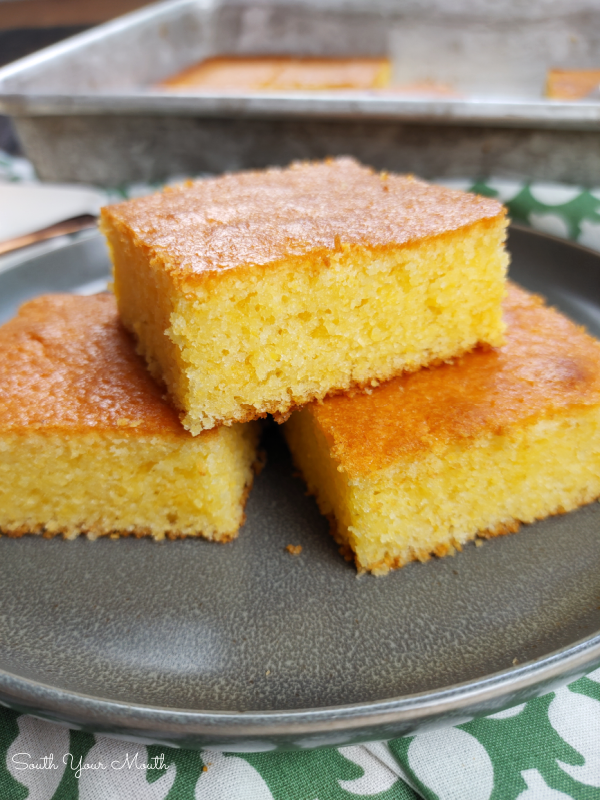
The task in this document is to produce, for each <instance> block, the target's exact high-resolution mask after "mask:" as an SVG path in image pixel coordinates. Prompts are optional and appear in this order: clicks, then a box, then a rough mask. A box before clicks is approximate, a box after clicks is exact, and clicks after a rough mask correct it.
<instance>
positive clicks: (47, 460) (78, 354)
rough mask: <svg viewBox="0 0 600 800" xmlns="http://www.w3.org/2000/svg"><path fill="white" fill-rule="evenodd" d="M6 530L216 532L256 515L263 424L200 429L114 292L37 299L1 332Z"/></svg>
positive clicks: (233, 530)
mask: <svg viewBox="0 0 600 800" xmlns="http://www.w3.org/2000/svg"><path fill="white" fill-rule="evenodd" d="M0 359H1V361H2V365H3V378H2V383H1V384H0V529H2V530H3V532H5V533H7V534H8V535H9V536H21V535H23V534H25V533H40V534H42V535H43V536H44V537H52V536H55V535H57V534H62V535H63V536H65V537H66V538H73V537H75V536H77V535H78V534H80V533H87V534H88V536H89V537H90V538H96V537H97V536H102V535H108V536H110V538H111V539H114V538H118V537H119V536H122V535H133V536H153V537H154V538H155V539H157V540H161V539H164V538H165V537H167V538H179V537H183V536H200V535H202V536H205V537H206V538H209V539H215V540H218V541H228V540H230V539H231V538H233V537H235V536H236V535H237V531H238V529H239V527H240V525H241V524H242V522H243V519H244V503H245V499H246V496H247V494H248V491H249V489H250V485H251V483H252V478H253V472H252V463H253V461H254V460H255V453H256V444H257V438H258V431H257V428H256V425H255V424H250V425H249V426H241V425H236V426H234V427H231V428H223V429H218V430H215V431H207V432H206V433H205V434H203V435H202V436H200V437H196V438H194V437H192V436H191V435H190V434H189V433H188V432H187V431H186V430H184V428H183V427H182V426H181V424H180V422H179V420H178V418H177V414H176V412H175V411H173V409H172V408H171V407H170V406H169V404H168V403H166V402H165V400H164V399H163V398H162V396H161V389H160V388H159V387H158V386H156V384H155V383H154V381H153V380H152V379H151V377H150V376H149V375H148V373H147V370H146V368H145V366H144V363H143V361H142V359H141V358H140V357H139V356H138V355H137V354H136V353H135V349H134V346H133V342H132V341H131V339H130V337H129V335H128V334H127V332H126V331H125V330H124V329H123V328H122V326H121V325H120V323H119V321H118V317H117V309H116V304H115V300H114V298H113V297H111V296H109V295H96V296H92V297H77V296H72V295H53V296H47V297H41V298H38V299H36V300H32V301H30V302H29V303H26V304H25V305H24V306H23V307H22V308H21V310H20V312H19V315H18V316H17V317H16V318H15V319H13V320H12V321H10V322H8V323H7V324H6V325H4V326H3V327H1V328H0Z"/></svg>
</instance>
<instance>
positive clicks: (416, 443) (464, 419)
mask: <svg viewBox="0 0 600 800" xmlns="http://www.w3.org/2000/svg"><path fill="white" fill-rule="evenodd" d="M504 308H505V317H506V321H507V323H508V332H507V341H506V344H505V345H504V346H503V347H501V348H497V349H488V350H477V351H475V352H472V353H469V354H467V355H464V356H462V357H461V358H458V359H456V360H455V361H454V363H453V364H452V365H441V366H439V367H436V368H435V369H422V370H419V371H418V372H416V373H413V374H408V375H402V376H400V377H398V378H394V379H393V380H391V381H389V382H388V383H386V384H385V385H383V386H380V387H379V388H377V389H374V390H373V391H372V393H371V394H370V396H365V395H355V396H354V397H349V396H346V395H339V396H336V397H330V398H327V399H326V400H325V401H324V402H322V403H312V404H310V405H309V406H307V407H306V408H307V410H308V412H309V413H311V414H312V415H313V416H314V418H315V420H316V423H317V425H318V426H319V428H320V429H321V430H322V432H323V434H324V435H325V437H326V438H327V441H328V442H329V445H330V447H331V450H332V454H333V456H334V457H335V458H336V459H337V460H338V461H339V463H340V465H341V467H342V468H343V469H344V470H345V471H347V472H348V473H350V474H358V475H367V474H369V473H371V472H372V471H375V470H378V469H382V468H385V467H387V466H389V465H390V464H393V463H394V462H395V461H397V460H399V459H406V458H407V457H412V456H415V455H417V454H419V453H426V452H430V451H435V449H436V448H437V447H440V446H445V445H447V444H449V443H451V442H460V441H465V440H469V439H470V440H473V439H474V438H476V437H480V436H484V435H486V434H490V433H491V434H502V433H504V432H505V431H506V430H507V429H509V428H510V426H512V425H515V424H521V423H523V422H524V421H525V420H529V421H534V420H536V419H539V418H543V417H545V418H551V417H552V416H556V415H560V414H561V413H564V412H566V411H568V410H570V409H573V408H576V407H581V408H584V407H586V406H587V407H589V406H594V405H597V404H598V403H600V343H598V342H597V341H596V340H594V339H592V337H591V336H589V335H587V334H586V333H585V332H584V331H583V330H582V329H581V328H578V327H577V326H576V325H575V324H574V323H572V322H570V321H569V320H567V319H566V318H565V317H563V316H562V315H561V314H559V313H558V312H556V311H554V310H553V309H551V308H548V307H547V306H545V305H544V303H543V301H542V299H541V298H539V297H536V296H535V295H531V294H529V293H527V292H525V291H524V290H522V289H519V288H518V287H516V286H514V285H510V286H509V293H508V297H507V299H506V301H505V305H504Z"/></svg>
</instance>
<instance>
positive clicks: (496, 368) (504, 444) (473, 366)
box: [285, 286, 600, 575]
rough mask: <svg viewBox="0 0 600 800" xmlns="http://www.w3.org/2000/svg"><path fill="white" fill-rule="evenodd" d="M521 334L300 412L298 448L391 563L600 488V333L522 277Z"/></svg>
mask: <svg viewBox="0 0 600 800" xmlns="http://www.w3.org/2000/svg"><path fill="white" fill-rule="evenodd" d="M505 315H506V321H507V324H508V333H507V342H506V344H505V345H504V346H503V347H501V348H499V349H497V350H488V351H483V350H478V351H476V352H473V353H469V354H467V355H464V356H462V357H461V358H459V359H457V361H456V362H455V363H454V364H445V365H442V366H440V367H436V368H433V369H424V370H421V371H420V372H417V373H415V374H413V375H405V376H402V377H400V378H395V379H394V380H392V381H390V382H389V383H387V384H385V385H384V386H381V387H379V388H378V389H375V390H374V391H373V393H372V394H371V395H366V394H361V395H355V396H354V397H342V396H339V397H332V398H328V399H327V400H325V401H324V402H323V403H322V404H319V403H312V404H311V405H309V406H306V407H305V408H303V409H301V410H300V411H296V412H294V414H293V415H292V417H291V419H290V420H289V421H288V422H287V423H286V425H285V432H286V436H287V440H288V442H289V445H290V448H291V450H292V453H293V456H294V460H295V462H296V464H297V465H298V467H299V468H300V470H301V471H302V474H303V476H304V478H305V480H306V482H307V484H308V488H309V490H310V491H311V492H312V493H314V494H315V495H316V498H317V502H318V504H319V507H320V509H321V511H322V512H323V513H324V514H327V515H330V516H331V518H332V519H333V518H335V523H334V524H335V528H334V535H335V537H336V539H337V541H338V542H339V543H340V544H342V546H343V547H344V548H346V551H348V552H350V551H351V552H352V554H353V555H354V560H355V562H356V566H357V568H358V569H359V571H364V570H370V571H371V572H373V573H375V574H378V575H381V574H384V573H386V572H388V571H389V570H390V569H393V568H395V567H401V566H403V565H404V564H406V563H407V562H409V561H413V560H415V559H418V560H419V561H425V560H427V559H428V558H429V557H430V555H431V554H435V555H438V556H443V555H446V554H448V553H449V552H454V549H455V548H457V549H460V547H461V545H462V544H464V543H465V542H466V541H468V540H469V539H473V538H474V537H475V536H476V535H479V536H484V537H487V536H496V535H498V534H501V533H510V532H513V531H516V530H517V529H518V527H519V524H520V523H521V522H533V521H534V520H536V519H541V518H543V517H546V516H548V515H549V514H557V513H564V512H566V511H570V510H571V509H574V508H576V507H577V506H580V505H582V504H583V503H589V502H590V501H591V500H594V499H595V498H597V497H598V496H600V343H598V342H597V341H595V340H594V339H592V338H591V337H590V336H588V335H587V334H586V333H584V332H583V331H582V330H581V329H580V328H577V326H576V325H574V324H573V323H572V322H570V321H569V320H567V319H565V317H563V316H561V314H559V313H558V312H557V311H554V310H553V309H551V308H548V307H546V306H545V305H544V304H543V302H542V300H541V299H540V298H539V297H536V296H534V295H530V294H528V293H527V292H525V291H523V290H521V289H519V288H517V287H515V286H510V289H509V295H508V298H507V300H506V302H505Z"/></svg>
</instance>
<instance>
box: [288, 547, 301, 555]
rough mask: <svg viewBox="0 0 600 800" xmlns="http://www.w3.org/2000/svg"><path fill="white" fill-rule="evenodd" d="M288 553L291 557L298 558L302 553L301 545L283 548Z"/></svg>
mask: <svg viewBox="0 0 600 800" xmlns="http://www.w3.org/2000/svg"><path fill="white" fill-rule="evenodd" d="M285 549H286V550H287V551H288V553H291V554H292V555H293V556H299V555H300V553H301V552H302V545H301V544H288V545H287V547H286V548H285Z"/></svg>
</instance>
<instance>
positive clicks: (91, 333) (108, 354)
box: [0, 295, 189, 436]
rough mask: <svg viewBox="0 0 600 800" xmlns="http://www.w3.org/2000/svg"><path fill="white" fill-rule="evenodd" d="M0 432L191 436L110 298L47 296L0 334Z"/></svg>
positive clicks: (26, 308)
mask: <svg viewBox="0 0 600 800" xmlns="http://www.w3.org/2000/svg"><path fill="white" fill-rule="evenodd" d="M0 363H1V364H2V369H1V373H0V374H1V380H0V430H4V431H6V430H23V429H26V430H28V429H41V430H56V429H59V430H67V431H71V432H75V431H78V432H81V433H83V432H87V431H90V430H98V431H102V430H104V431H105V430H118V431H120V432H121V433H123V434H133V435H136V434H148V433H150V434H153V433H177V434H180V435H181V436H189V434H188V433H187V432H186V431H184V429H183V428H182V426H181V424H180V422H179V419H178V417H177V414H176V413H175V412H174V411H173V410H172V409H171V407H170V406H169V405H168V404H167V403H166V402H165V401H164V400H163V399H162V391H161V389H160V388H159V387H158V386H157V385H156V384H155V383H154V382H153V380H152V378H150V376H149V375H148V373H147V371H146V368H145V366H144V363H143V362H142V359H141V358H140V357H139V356H138V355H137V354H136V352H135V349H134V346H133V343H132V341H131V339H130V338H129V336H128V334H127V333H126V332H125V330H124V329H123V328H122V327H121V325H120V323H119V320H118V317H117V309H116V304H115V300H114V298H113V297H112V296H111V295H95V296H92V297H77V296H73V295H48V296H45V297H39V298H37V299H36V300H31V301H30V302H28V303H25V305H24V306H22V307H21V309H20V311H19V314H18V316H17V317H15V318H14V319H12V320H11V321H10V322H7V323H6V324H5V325H3V326H2V327H1V328H0Z"/></svg>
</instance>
